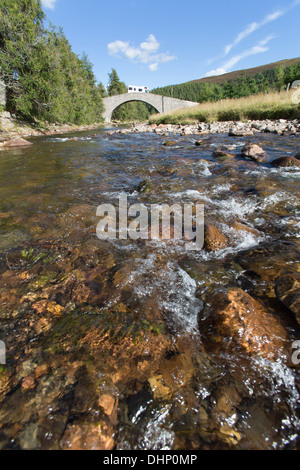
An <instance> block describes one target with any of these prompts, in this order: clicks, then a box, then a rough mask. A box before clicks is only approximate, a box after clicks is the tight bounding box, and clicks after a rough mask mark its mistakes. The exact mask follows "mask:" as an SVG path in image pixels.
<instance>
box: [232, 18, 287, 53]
mask: <svg viewBox="0 0 300 470" xmlns="http://www.w3.org/2000/svg"><path fill="white" fill-rule="evenodd" d="M285 13H286V12H285V10H278V11H276V12H275V13H271V14H269V15H267V16H266V17H265V18H264V19H263V20H262V21H261V22H259V23H258V22H254V23H251V24H250V25H248V26H247V28H246V29H244V30H243V31H241V32H240V33H239V34H238V35H237V37H236V38H235V40H234V41H233V42H232V43H231V44H228V45H227V46H226V47H225V56H227V55H228V54H229V52H230V51H231V50H232V49H233V47H235V46H237V45H238V44H239V43H240V42H242V41H243V39H246V38H247V37H248V36H250V35H251V34H252V33H254V31H257V30H259V29H260V28H262V27H263V26H265V25H266V24H268V23H271V22H272V21H275V20H277V19H278V18H280V17H281V16H283V15H284V14H285Z"/></svg>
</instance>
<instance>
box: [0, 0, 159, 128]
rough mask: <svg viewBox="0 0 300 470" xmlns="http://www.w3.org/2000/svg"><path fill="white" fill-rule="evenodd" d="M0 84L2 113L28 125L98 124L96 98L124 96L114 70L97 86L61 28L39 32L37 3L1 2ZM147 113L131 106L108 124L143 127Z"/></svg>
mask: <svg viewBox="0 0 300 470" xmlns="http://www.w3.org/2000/svg"><path fill="white" fill-rule="evenodd" d="M0 80H1V81H2V82H3V83H4V84H5V87H6V110H7V111H9V112H10V113H11V114H12V115H14V116H16V117H17V118H19V119H23V120H25V121H31V122H33V121H36V122H49V123H60V124H65V123H69V124H89V123H94V122H102V121H103V118H102V113H103V109H104V108H103V102H102V98H103V97H105V96H108V95H110V96H112V95H113V94H119V93H126V92H127V87H126V85H125V83H124V82H121V81H120V79H119V77H118V75H117V72H116V71H115V70H114V69H113V70H112V72H111V73H110V74H109V86H108V89H107V90H106V88H105V87H104V86H103V84H102V83H97V80H96V77H95V75H94V72H93V65H92V63H91V62H90V60H89V58H88V56H87V55H86V54H85V53H83V54H82V55H81V56H78V55H77V54H75V53H74V52H73V51H72V48H71V46H70V44H69V42H68V40H67V38H66V36H65V34H64V33H63V30H62V29H61V28H56V27H55V26H53V25H50V26H48V27H46V26H45V14H44V11H43V9H42V6H41V1H40V0H1V2H0ZM0 111H1V110H0ZM150 112H153V111H151V110H150V108H149V106H147V105H146V104H144V103H140V102H133V103H128V104H125V105H124V106H122V107H120V108H119V109H117V110H116V111H115V113H114V116H113V119H115V120H117V121H130V120H141V121H145V120H147V118H148V117H149V115H150Z"/></svg>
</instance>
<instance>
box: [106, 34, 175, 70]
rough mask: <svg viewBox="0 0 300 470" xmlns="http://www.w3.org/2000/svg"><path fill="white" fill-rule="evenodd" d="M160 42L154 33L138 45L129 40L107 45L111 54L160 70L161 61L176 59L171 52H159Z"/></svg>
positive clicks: (150, 68)
mask: <svg viewBox="0 0 300 470" xmlns="http://www.w3.org/2000/svg"><path fill="white" fill-rule="evenodd" d="M159 48H160V43H159V42H158V41H157V39H156V37H155V36H154V35H153V34H150V35H149V36H148V38H147V39H146V40H145V41H144V42H142V43H141V44H140V45H139V46H138V47H135V46H133V45H131V44H130V42H129V41H120V40H117V41H114V42H111V43H109V44H108V45H107V50H108V53H109V55H113V56H117V57H122V56H123V57H125V58H126V59H128V60H130V61H132V62H139V63H141V64H146V65H148V67H149V70H150V71H152V72H154V71H156V70H158V66H159V64H161V63H166V62H171V61H173V60H175V59H176V57H175V56H174V55H171V54H169V53H165V52H162V53H159V52H158V50H159Z"/></svg>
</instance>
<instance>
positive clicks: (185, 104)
mask: <svg viewBox="0 0 300 470" xmlns="http://www.w3.org/2000/svg"><path fill="white" fill-rule="evenodd" d="M130 101H143V102H144V103H148V104H151V106H153V108H155V109H156V110H157V112H158V113H169V112H170V111H174V110H176V109H182V108H191V107H192V106H197V105H198V104H199V103H194V102H193V101H185V100H179V99H177V98H169V97H167V96H160V95H154V94H153V93H124V94H122V95H115V96H109V97H108V98H103V104H104V107H105V111H104V113H103V117H104V119H105V122H111V117H112V114H113V112H114V110H115V109H116V108H118V107H119V106H121V104H124V103H129V102H130Z"/></svg>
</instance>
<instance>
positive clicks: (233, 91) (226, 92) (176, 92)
mask: <svg viewBox="0 0 300 470" xmlns="http://www.w3.org/2000/svg"><path fill="white" fill-rule="evenodd" d="M299 79H300V62H299V63H298V64H294V65H289V66H287V67H285V66H283V65H281V66H278V67H276V68H274V69H270V70H267V71H265V72H260V73H258V74H257V75H255V76H253V77H249V76H247V74H246V72H245V73H244V74H242V75H241V76H240V77H239V78H237V79H236V80H229V81H227V82H224V83H221V84H213V83H208V82H194V83H183V84H181V85H172V86H166V87H162V88H155V89H154V90H152V93H156V94H158V95H163V96H171V97H174V98H179V99H183V100H189V101H195V102H198V103H206V102H214V101H220V100H224V99H228V98H229V99H232V98H243V97H247V96H251V95H257V94H260V93H268V92H271V91H275V90H278V91H280V90H281V89H283V88H286V87H287V85H288V84H289V83H292V82H293V81H295V80H299Z"/></svg>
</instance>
